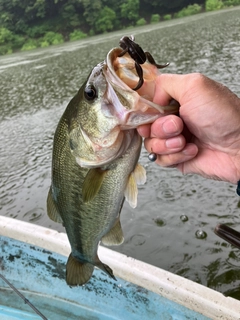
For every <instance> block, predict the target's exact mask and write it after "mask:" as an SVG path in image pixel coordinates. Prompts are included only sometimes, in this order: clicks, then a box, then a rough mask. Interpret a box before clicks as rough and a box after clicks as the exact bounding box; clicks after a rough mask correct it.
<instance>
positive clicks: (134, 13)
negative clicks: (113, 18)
mask: <svg viewBox="0 0 240 320" xmlns="http://www.w3.org/2000/svg"><path fill="white" fill-rule="evenodd" d="M120 8H121V17H122V19H123V20H125V21H127V22H129V23H131V24H135V23H136V21H137V20H138V19H139V0H125V1H124V2H123V4H121V5H120Z"/></svg>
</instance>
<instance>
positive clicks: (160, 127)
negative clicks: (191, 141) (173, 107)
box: [150, 115, 183, 139]
mask: <svg viewBox="0 0 240 320" xmlns="http://www.w3.org/2000/svg"><path fill="white" fill-rule="evenodd" d="M182 130H183V121H182V119H181V118H179V117H177V116H174V115H169V116H165V117H161V118H158V119H157V120H156V121H155V122H154V123H153V124H152V126H151V133H150V135H151V137H157V138H161V139H167V138H170V137H174V136H177V135H179V134H180V133H181V132H182Z"/></svg>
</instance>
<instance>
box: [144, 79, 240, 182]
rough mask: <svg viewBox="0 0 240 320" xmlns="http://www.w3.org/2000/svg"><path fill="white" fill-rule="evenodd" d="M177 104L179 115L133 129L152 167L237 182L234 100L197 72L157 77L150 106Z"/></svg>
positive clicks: (239, 146) (238, 113)
mask: <svg viewBox="0 0 240 320" xmlns="http://www.w3.org/2000/svg"><path fill="white" fill-rule="evenodd" d="M171 99H175V100H177V101H178V102H179V103H180V117H177V116H174V115H169V116H165V117H161V118H159V119H157V120H156V121H155V122H154V123H153V124H151V125H143V126H140V127H139V128H138V132H139V134H140V135H141V136H143V137H145V141H144V144H145V147H146V149H147V150H148V152H154V153H156V154H157V160H156V163H157V164H159V165H160V166H164V167H176V168H177V169H179V170H180V171H181V172H182V173H183V174H188V173H196V174H199V175H201V176H203V177H206V178H211V179H216V180H223V181H228V182H231V183H234V184H236V183H237V181H238V180H239V179H240V98H239V97H237V96H236V95H235V94H234V93H233V92H231V91H230V90H229V89H228V88H227V87H225V86H223V85H222V84H220V83H218V82H215V81H214V80H211V79H209V78H207V77H205V76H203V75H201V74H198V73H195V74H187V75H173V74H161V75H160V76H159V77H158V78H157V80H156V91H155V95H154V102H155V103H157V104H159V105H163V106H164V105H168V104H169V101H170V100H171Z"/></svg>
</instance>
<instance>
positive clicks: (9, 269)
mask: <svg viewBox="0 0 240 320" xmlns="http://www.w3.org/2000/svg"><path fill="white" fill-rule="evenodd" d="M0 244H1V253H2V254H1V258H0V270H1V274H2V275H3V276H4V277H6V278H7V280H8V281H10V282H11V283H12V284H13V285H14V286H15V287H16V288H17V289H18V290H19V291H20V292H21V293H22V294H23V295H24V296H25V298H27V299H28V300H29V301H30V302H31V303H32V304H33V305H34V306H35V307H36V308H37V309H38V310H39V311H41V312H42V313H43V314H44V316H45V317H46V318H47V319H49V320H55V319H56V320H65V319H66V320H69V319H71V320H75V319H76V320H81V319H82V320H87V319H88V320H90V319H91V320H110V319H112V320H122V319H127V320H139V319H158V320H161V319H163V320H168V319H169V320H170V319H171V320H186V319H191V320H192V319H195V320H206V319H210V318H207V317H205V316H203V315H201V314H199V313H197V312H194V311H192V310H190V309H188V308H186V307H184V306H182V305H180V304H177V303H176V302H173V301H171V300H168V299H167V298H164V297H162V296H161V295H159V294H156V293H154V292H151V291H149V290H147V289H145V288H143V287H141V286H138V285H134V284H132V283H130V282H127V281H124V280H122V279H120V278H117V281H114V280H112V279H110V278H109V277H108V276H107V275H105V274H104V273H103V272H102V271H100V270H98V269H95V271H94V274H93V277H92V278H91V280H90V281H89V282H88V283H87V284H86V285H84V286H82V287H74V288H70V287H69V286H68V285H67V284H66V282H65V265H66V261H67V258H66V257H65V256H62V255H60V254H57V253H53V252H50V251H48V250H45V249H42V248H40V247H36V246H33V245H30V244H26V243H24V242H20V241H17V240H13V239H10V238H8V237H4V236H0ZM0 318H1V319H7V320H10V319H11V320H13V319H16V320H17V319H24V320H28V319H32V320H35V319H41V317H40V316H39V315H37V314H36V313H35V312H34V311H33V310H32V309H31V308H30V307H29V305H28V304H25V303H24V301H23V300H22V299H21V298H20V297H19V296H18V295H17V294H16V293H15V292H14V291H13V290H12V289H11V288H10V287H9V286H8V285H7V284H6V283H5V282H4V281H3V280H2V279H0Z"/></svg>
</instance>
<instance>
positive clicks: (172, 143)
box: [166, 137, 182, 149]
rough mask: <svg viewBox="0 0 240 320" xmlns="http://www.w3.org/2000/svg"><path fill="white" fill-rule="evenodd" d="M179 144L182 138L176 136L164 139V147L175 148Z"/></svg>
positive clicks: (180, 144) (178, 146) (179, 145)
mask: <svg viewBox="0 0 240 320" xmlns="http://www.w3.org/2000/svg"><path fill="white" fill-rule="evenodd" d="M181 146H182V139H180V138H178V137H176V138H172V139H167V140H166V147H167V148H168V149H176V148H180V147H181Z"/></svg>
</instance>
